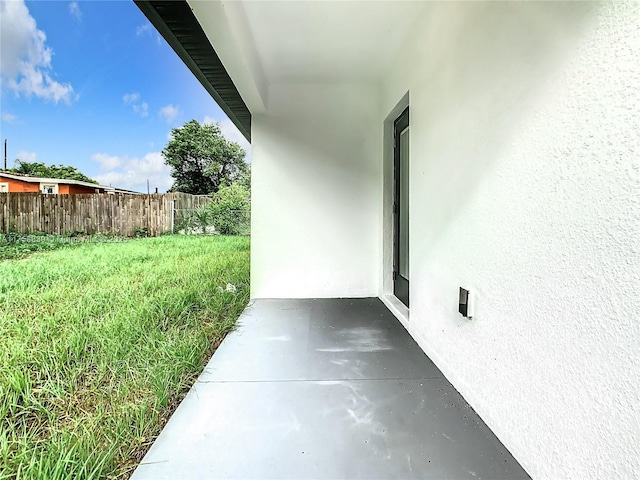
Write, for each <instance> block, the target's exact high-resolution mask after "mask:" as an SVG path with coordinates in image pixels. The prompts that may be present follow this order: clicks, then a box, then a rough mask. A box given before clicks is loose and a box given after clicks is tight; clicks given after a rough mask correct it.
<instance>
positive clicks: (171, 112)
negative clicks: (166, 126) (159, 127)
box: [158, 105, 179, 123]
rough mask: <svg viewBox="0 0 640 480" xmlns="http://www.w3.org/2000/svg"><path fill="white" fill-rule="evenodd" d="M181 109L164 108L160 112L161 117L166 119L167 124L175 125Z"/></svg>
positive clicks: (171, 106)
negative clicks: (174, 122)
mask: <svg viewBox="0 0 640 480" xmlns="http://www.w3.org/2000/svg"><path fill="white" fill-rule="evenodd" d="M178 113H179V109H178V107H174V106H173V105H167V106H166V107H162V108H161V109H160V111H159V112H158V115H160V117H162V118H164V120H165V121H166V122H167V123H173V121H174V120H175V119H176V117H177V116H178Z"/></svg>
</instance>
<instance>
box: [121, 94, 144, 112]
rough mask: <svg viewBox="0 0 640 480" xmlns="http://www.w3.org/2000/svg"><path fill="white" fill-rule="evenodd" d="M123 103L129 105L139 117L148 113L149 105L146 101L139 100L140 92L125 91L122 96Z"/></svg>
mask: <svg viewBox="0 0 640 480" xmlns="http://www.w3.org/2000/svg"><path fill="white" fill-rule="evenodd" d="M122 101H123V102H124V104H125V105H131V107H132V108H133V111H134V112H136V113H137V114H138V115H140V116H141V117H146V116H147V115H149V105H148V104H147V102H140V94H139V93H137V92H132V93H126V94H125V95H123V96H122Z"/></svg>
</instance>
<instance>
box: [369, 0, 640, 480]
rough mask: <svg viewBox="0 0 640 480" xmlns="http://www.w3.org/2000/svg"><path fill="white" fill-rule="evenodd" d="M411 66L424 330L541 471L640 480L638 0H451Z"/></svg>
mask: <svg viewBox="0 0 640 480" xmlns="http://www.w3.org/2000/svg"><path fill="white" fill-rule="evenodd" d="M396 67H397V70H396V71H394V72H393V73H392V74H390V76H389V78H388V80H387V82H386V83H385V90H384V102H383V103H384V107H383V115H382V116H381V120H380V123H381V122H382V118H384V115H385V114H386V113H387V112H389V111H391V109H392V108H393V107H394V105H396V103H397V102H398V101H399V99H400V98H401V97H402V96H403V95H404V94H405V92H407V91H409V92H410V108H411V129H412V133H411V147H410V150H411V188H410V190H411V191H410V196H411V245H410V250H411V266H410V272H411V273H410V275H411V302H412V303H411V310H410V319H409V322H408V323H407V327H408V329H409V330H410V331H411V332H412V334H413V335H414V336H415V337H416V338H417V339H418V340H419V343H420V344H421V345H422V346H423V348H424V349H425V350H426V352H427V353H428V354H429V355H430V356H431V358H432V359H433V360H434V361H435V362H436V364H437V365H438V366H439V367H440V368H441V369H442V370H443V372H444V373H445V375H446V376H447V378H449V380H450V381H451V382H452V383H453V384H454V386H455V387H456V388H458V390H459V391H460V392H461V393H462V394H463V395H464V396H465V398H466V399H467V400H468V401H469V402H470V403H471V405H472V406H473V407H474V408H475V409H476V410H477V412H478V413H479V414H480V415H481V416H482V418H483V419H484V420H485V421H486V422H487V423H488V425H489V426H490V427H491V428H492V429H493V431H494V432H495V433H496V434H497V435H498V437H499V438H500V439H501V440H502V441H503V442H504V443H505V445H506V446H507V447H508V448H509V450H510V451H511V452H512V453H513V454H514V456H515V457H516V458H517V459H518V460H519V461H520V462H521V463H522V465H523V466H524V468H525V469H526V470H527V471H528V472H529V473H530V474H531V475H532V476H533V477H534V478H540V479H569V478H571V479H603V478H607V479H614V478H617V479H630V478H639V477H640V363H639V362H640V309H639V308H638V299H639V298H640V297H639V294H640V3H638V2H634V1H619V2H616V3H611V4H592V3H584V2H573V3H568V4H560V3H555V2H540V3H537V2H496V3H487V4H484V3H478V2H465V3H434V4H431V5H430V6H429V8H428V11H427V12H426V13H425V16H424V18H423V19H422V21H421V22H420V26H419V28H417V29H416V30H415V32H414V33H413V34H412V36H411V38H410V39H409V41H408V42H407V44H406V46H405V48H404V50H403V54H402V55H401V57H400V59H399V61H398V64H397V65H396ZM385 228H388V225H387V226H386V227H385ZM372 250H373V249H372ZM459 286H465V287H467V288H470V289H471V290H472V291H473V292H475V294H476V295H477V301H476V317H475V318H474V319H473V320H471V321H468V320H465V319H463V318H462V317H461V316H460V315H459V314H458V313H457V294H458V287H459ZM380 289H381V293H385V292H384V291H383V290H384V287H383V283H382V282H381V283H380Z"/></svg>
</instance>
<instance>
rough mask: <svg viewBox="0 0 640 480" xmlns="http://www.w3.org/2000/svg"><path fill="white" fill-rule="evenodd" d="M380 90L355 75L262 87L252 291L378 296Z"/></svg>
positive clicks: (255, 136) (256, 123)
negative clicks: (348, 80) (346, 80)
mask: <svg viewBox="0 0 640 480" xmlns="http://www.w3.org/2000/svg"><path fill="white" fill-rule="evenodd" d="M379 99H380V94H379V90H378V89H377V88H374V87H372V86H370V85H362V84H349V85H340V84H334V85H304V84H302V85H300V84H295V85H292V84H284V85H272V86H271V87H270V88H269V94H268V108H267V113H266V114H260V115H254V116H253V125H252V141H253V142H252V143H253V149H252V155H253V160H252V171H253V173H252V177H253V184H252V213H251V216H252V222H251V236H252V245H251V294H252V297H254V298H277V297H287V298H294V297H363V296H376V295H377V290H378V283H379V269H378V260H377V259H378V258H379V256H380V252H379V250H380V242H379V241H378V239H379V238H380V235H381V233H380V232H381V228H382V227H381V223H382V222H381V213H380V212H381V202H380V198H381V192H382V169H381V167H382V161H381V158H382V152H381V148H382V125H381V124H380V123H379V122H378V117H379V112H380V109H379V105H380V104H379Z"/></svg>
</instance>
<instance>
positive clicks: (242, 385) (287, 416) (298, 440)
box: [132, 299, 529, 480]
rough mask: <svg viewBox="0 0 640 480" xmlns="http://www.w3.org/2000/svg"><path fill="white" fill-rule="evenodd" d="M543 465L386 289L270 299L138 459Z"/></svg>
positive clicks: (246, 469) (279, 465) (434, 467)
mask: <svg viewBox="0 0 640 480" xmlns="http://www.w3.org/2000/svg"><path fill="white" fill-rule="evenodd" d="M132 478H133V479H134V480H143V479H161V478H171V479H177V478H181V479H183V478H184V479H187V478H189V479H191V478H200V479H205V478H206V479H208V478H255V479H269V478H273V479H284V478H289V479H302V478H309V479H311V478H313V479H338V478H371V479H374V478H375V479H382V478H432V479H442V478H451V479H466V478H468V479H475V480H477V479H483V478H485V479H498V478H509V479H511V478H529V476H528V475H527V473H526V472H525V471H524V470H523V469H522V467H520V465H519V464H518V462H517V461H516V460H515V459H514V458H513V457H512V456H511V454H510V453H509V452H508V451H507V450H506V449H505V447H504V446H503V445H502V444H501V443H500V441H499V440H498V439H497V438H496V437H495V435H494V434H493V433H492V432H491V430H489V428H488V427H487V426H486V425H485V424H484V422H483V421H482V420H481V419H480V418H479V417H478V415H476V413H475V412H474V411H473V410H472V409H471V407H469V405H468V404H467V403H466V402H465V400H464V399H463V398H462V397H461V396H460V394H459V393H458V392H457V391H456V390H455V389H454V388H453V387H452V386H451V385H450V384H449V382H448V381H447V380H446V379H445V378H444V377H443V375H442V373H440V371H439V370H438V369H437V368H436V367H435V365H434V364H433V363H432V362H431V361H430V360H429V358H428V357H427V356H426V355H425V354H424V353H423V352H422V350H420V348H419V347H418V346H417V345H416V343H415V342H414V341H413V339H412V338H411V337H410V336H409V334H408V333H407V332H406V331H405V330H404V328H403V327H402V325H401V324H400V323H399V322H398V320H397V319H396V318H395V317H394V316H393V315H392V314H391V313H390V312H389V311H388V310H387V308H386V307H385V306H384V305H383V303H382V302H381V301H380V300H378V299H337V300H336V299H317V300H256V301H254V302H253V303H252V305H250V306H249V307H247V309H246V310H245V312H244V313H243V315H242V316H241V318H240V326H239V328H238V330H237V331H235V332H233V333H232V334H231V335H229V336H228V337H227V338H226V339H225V341H224V342H223V343H222V345H221V346H220V347H219V348H218V350H217V352H216V353H215V354H214V356H213V357H212V359H211V361H210V362H209V364H208V365H207V367H206V368H205V370H204V372H203V373H202V375H201V376H200V378H199V379H198V381H197V382H196V384H195V385H194V387H193V388H192V389H191V391H190V392H189V394H188V395H187V397H186V398H185V400H184V401H183V402H182V404H181V405H180V406H179V407H178V409H177V410H176V412H175V413H174V415H173V416H172V417H171V419H170V421H169V423H168V424H167V426H166V428H165V429H164V430H163V432H162V434H161V435H160V437H159V438H158V439H157V440H156V442H155V443H154V445H153V446H152V448H151V450H150V451H149V452H148V454H147V455H146V456H145V458H144V459H143V461H142V463H141V464H140V465H139V467H138V468H137V470H136V471H135V473H134V475H133V477H132Z"/></svg>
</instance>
